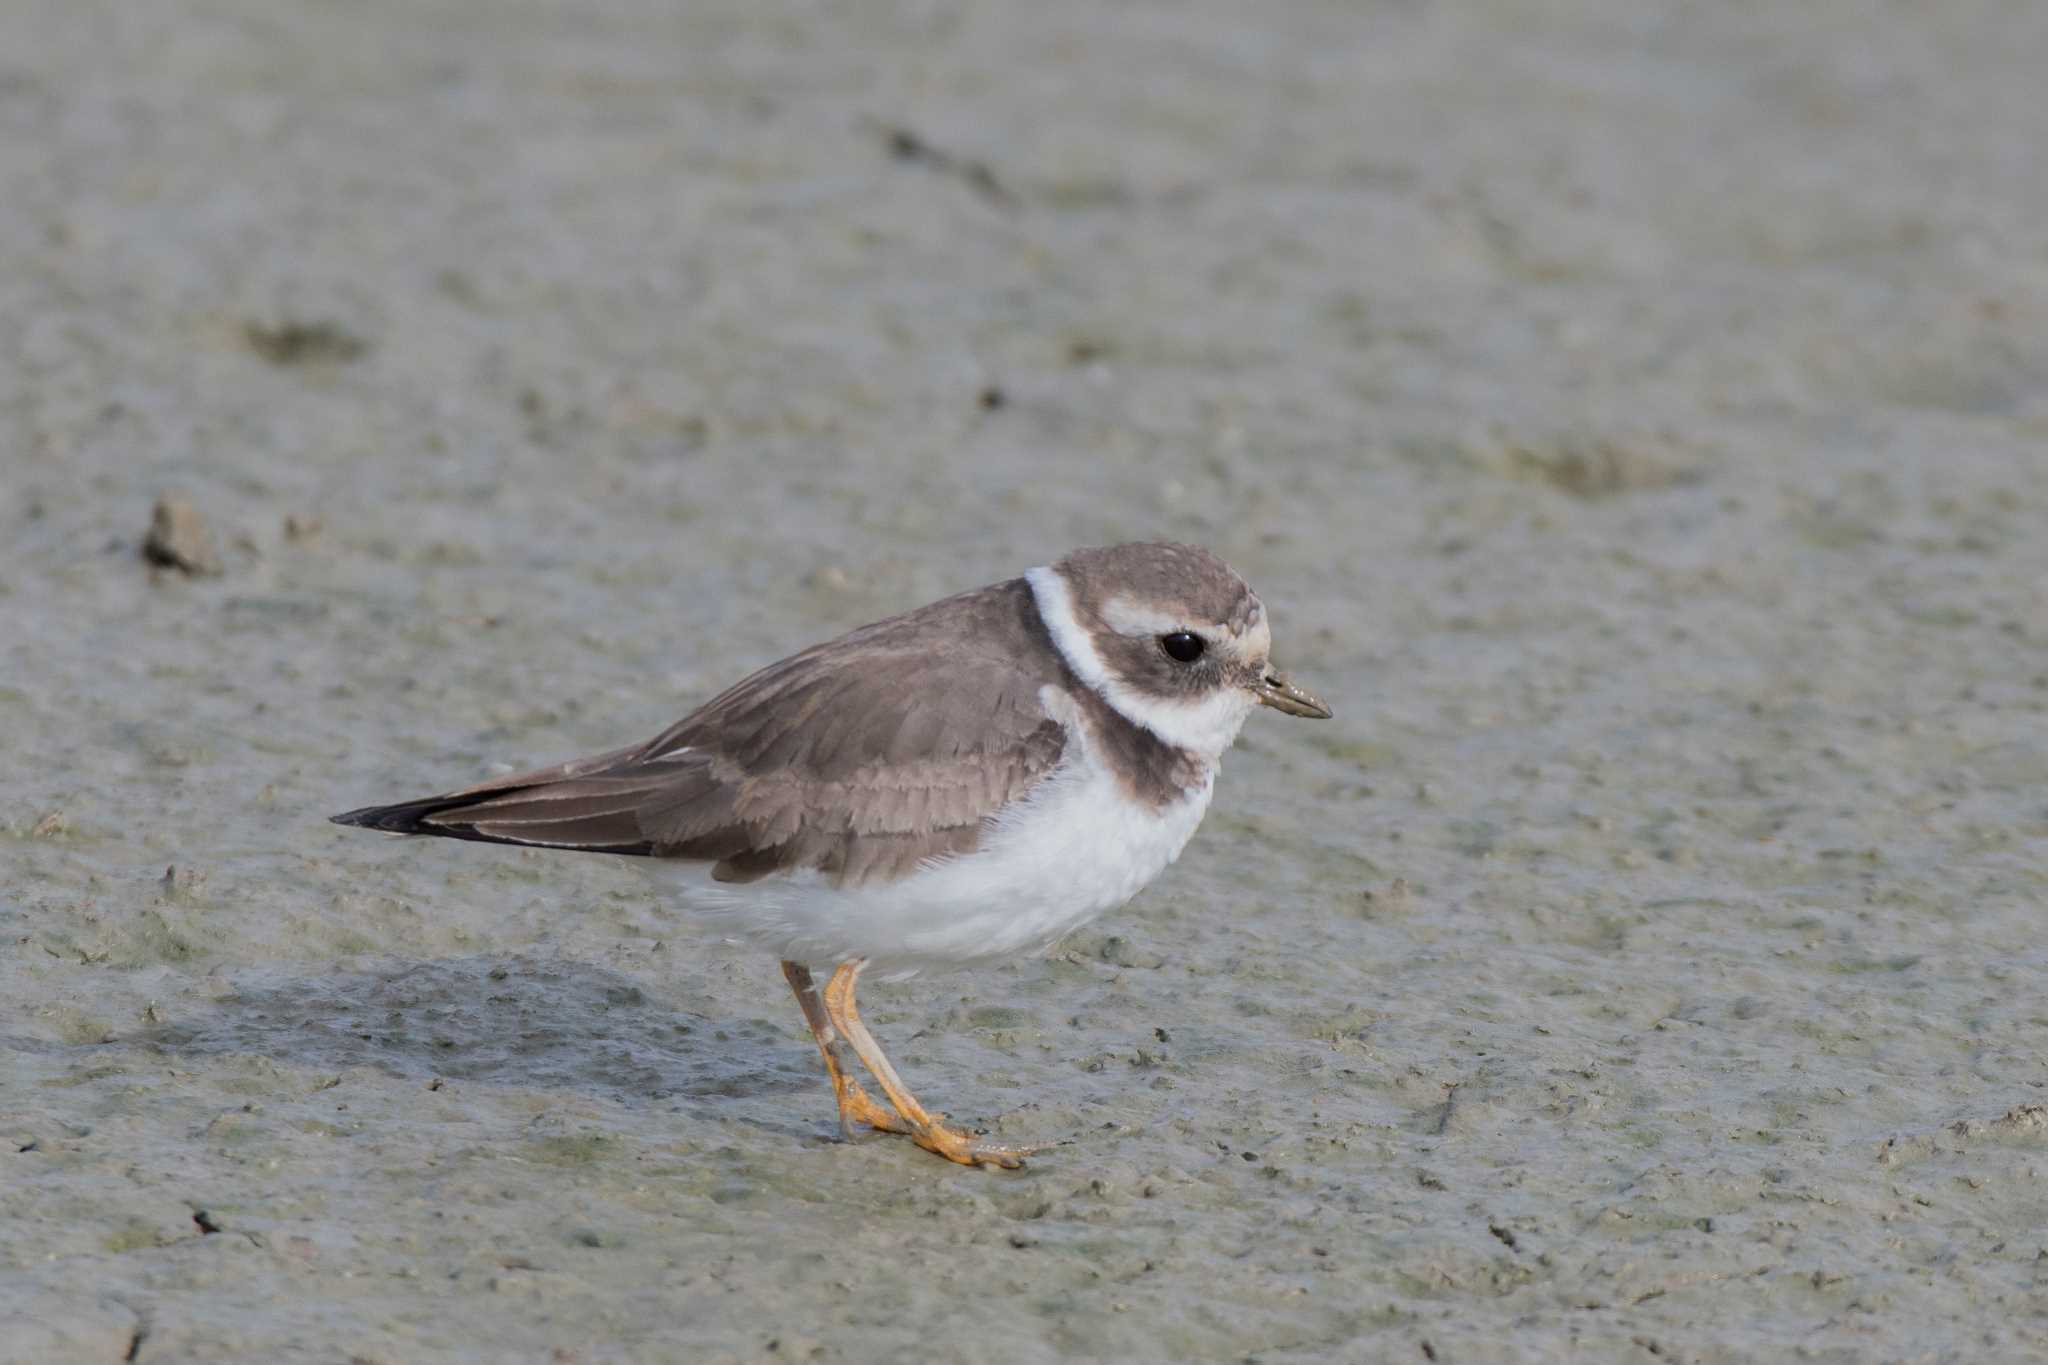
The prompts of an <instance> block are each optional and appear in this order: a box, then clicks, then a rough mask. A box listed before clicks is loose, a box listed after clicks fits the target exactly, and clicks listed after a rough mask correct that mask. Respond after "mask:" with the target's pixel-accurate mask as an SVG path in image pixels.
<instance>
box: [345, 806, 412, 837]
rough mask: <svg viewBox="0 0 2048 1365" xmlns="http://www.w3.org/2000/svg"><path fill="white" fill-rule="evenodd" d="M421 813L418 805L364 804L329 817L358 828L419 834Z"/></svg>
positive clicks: (388, 832) (391, 832)
mask: <svg viewBox="0 0 2048 1365" xmlns="http://www.w3.org/2000/svg"><path fill="white" fill-rule="evenodd" d="M420 814H421V812H420V809H419V807H418V806H417V805H410V806H364V807H363V808H362V809H361V810H351V811H343V812H342V813H341V814H340V815H330V816H328V817H327V818H328V819H329V820H331V821H333V822H334V823H335V824H337V825H354V826H356V827H357V828H358V829H380V830H383V831H384V832H386V833H387V834H417V833H419V829H420V822H419V817H420Z"/></svg>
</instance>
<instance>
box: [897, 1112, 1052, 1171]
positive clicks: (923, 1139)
mask: <svg viewBox="0 0 2048 1365" xmlns="http://www.w3.org/2000/svg"><path fill="white" fill-rule="evenodd" d="M944 1118H945V1115H943V1114H927V1115H926V1121H925V1122H923V1123H919V1124H915V1125H913V1126H912V1127H911V1128H910V1130H909V1131H910V1140H911V1141H912V1142H914V1143H916V1144H917V1145H918V1146H920V1147H922V1148H924V1149H925V1150H926V1151H927V1152H936V1153H938V1154H939V1155H940V1156H942V1157H944V1158H946V1160H948V1161H957V1162H959V1163H960V1164H961V1165H962V1166H1001V1167H1002V1168H1003V1169H1004V1170H1006V1171H1014V1170H1016V1169H1017V1168H1018V1167H1020V1166H1022V1165H1023V1164H1024V1158H1025V1157H1027V1156H1030V1155H1031V1154H1032V1153H1033V1152H1038V1151H1043V1150H1044V1149H1043V1148H1042V1147H1038V1146H1025V1145H1021V1144H1017V1143H1009V1142H997V1141H995V1140H994V1139H993V1138H985V1137H976V1136H975V1135H974V1134H972V1133H963V1132H961V1131H960V1130H959V1129H958V1128H952V1127H948V1126H947V1125H946V1124H945V1123H944V1122H943V1120H944Z"/></svg>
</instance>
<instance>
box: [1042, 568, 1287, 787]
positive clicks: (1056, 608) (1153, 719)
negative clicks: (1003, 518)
mask: <svg viewBox="0 0 2048 1365" xmlns="http://www.w3.org/2000/svg"><path fill="white" fill-rule="evenodd" d="M1024 581H1025V582H1026V583H1029V584H1030V585H1031V596H1032V600H1033V601H1035V602H1036V603H1037V604H1038V615H1039V618H1040V619H1041V620H1043V621H1044V622H1045V629H1046V632H1047V633H1048V634H1050V635H1051V636H1052V642H1053V646H1054V647H1055V648H1056V649H1058V650H1059V652H1060V657H1061V658H1063V659H1065V660H1066V661H1067V667H1069V668H1071V669H1073V670H1074V674H1075V676H1076V677H1078V678H1080V679H1081V681H1082V682H1084V683H1086V684H1088V686H1090V687H1092V688H1094V689H1095V691H1096V694H1097V695H1099V696H1100V697H1101V698H1102V699H1103V700H1104V701H1106V702H1108V703H1109V704H1110V706H1111V707H1112V708H1113V709H1114V710H1115V711H1116V713H1117V714H1118V715H1120V716H1122V717H1123V718H1124V719H1125V720H1128V721H1130V722H1131V723H1133V724H1135V725H1142V726H1144V727H1145V728H1146V729H1147V730H1150V731H1151V732H1152V733H1153V734H1155V735H1157V736H1159V738H1161V739H1163V740H1165V741H1166V742H1167V743H1168V744H1171V745H1173V746H1175V747H1176V748H1181V749H1192V750H1194V751H1195V752H1196V753H1198V754H1200V755H1202V756H1203V757H1204V758H1207V759H1209V760H1211V761H1212V762H1213V761H1214V760H1216V759H1217V758H1219V757H1221V756H1222V753H1223V751H1224V750H1225V749H1228V748H1229V747H1230V746H1231V743H1232V742H1233V741H1234V740H1236V738H1237V732H1238V731H1239V730H1240V729H1242V728H1243V727H1244V720H1245V717H1246V716H1248V715H1250V714H1251V712H1252V707H1253V706H1255V705H1256V704H1257V702H1256V700H1255V699H1254V698H1253V696H1252V694H1251V693H1250V692H1247V691H1244V690H1243V689H1241V688H1235V687H1226V688H1224V689H1222V690H1221V691H1218V692H1215V693H1212V694H1211V695H1209V696H1206V697H1203V698H1200V699H1199V700H1195V701H1171V700H1167V699H1165V698H1161V697H1148V696H1146V695H1145V694H1143V693H1142V692H1138V691H1136V690H1134V689H1132V688H1130V687H1126V686H1125V685H1124V683H1123V682H1122V681H1121V680H1120V679H1118V678H1117V677H1116V675H1115V674H1113V673H1111V672H1110V671H1109V665H1108V664H1107V663H1105V662H1104V661H1103V658H1102V654H1101V651H1099V650H1097V649H1096V648H1095V642H1094V641H1093V640H1091V639H1089V638H1088V632H1087V630H1086V629H1085V628H1084V627H1083V626H1082V625H1081V622H1080V620H1079V619H1078V618H1077V617H1076V616H1075V615H1074V595H1073V594H1072V593H1071V592H1069V591H1068V590H1067V581H1066V579H1064V578H1062V577H1061V576H1060V573H1059V570H1057V569H1055V568H1052V567H1051V566H1050V565H1042V566H1040V567H1039V568H1036V569H1033V570H1031V571H1030V572H1029V573H1026V574H1025V575H1024Z"/></svg>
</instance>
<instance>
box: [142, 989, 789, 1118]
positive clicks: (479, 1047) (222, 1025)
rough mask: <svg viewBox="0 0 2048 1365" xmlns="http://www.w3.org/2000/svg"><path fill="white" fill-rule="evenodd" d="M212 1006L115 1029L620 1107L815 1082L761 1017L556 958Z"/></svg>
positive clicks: (147, 1037)
mask: <svg viewBox="0 0 2048 1365" xmlns="http://www.w3.org/2000/svg"><path fill="white" fill-rule="evenodd" d="M216 1005H217V1008H215V1009H214V1010H213V1012H212V1013H210V1014H207V1015H204V1016H202V1017H199V1018H196V1019H190V1020H183V1021H179V1022H175V1023H170V1024H166V1025H163V1026H160V1027H158V1028H154V1029H151V1030H149V1031H148V1032H146V1033H143V1034H140V1035H137V1036H135V1037H133V1038H131V1039H129V1040H128V1041H131V1042H134V1043H139V1044H142V1045H144V1046H148V1047H151V1048H154V1049H158V1050H160V1051H161V1052H163V1053H166V1054H170V1055H173V1056H189V1057H210V1056H223V1055H227V1054H236V1053H239V1054H256V1055H260V1056H266V1057H269V1058H271V1059H272V1060H274V1061H277V1062H281V1063H285V1064H288V1065H292V1066H298V1067H305V1068H308V1069H311V1070H340V1069H345V1068H349V1067H370V1068H374V1069H376V1070H379V1071H382V1072H386V1073H388V1074H390V1075H394V1076H399V1077H405V1078H413V1079H438V1080H448V1081H462V1082H466V1083H469V1084H480V1085H505V1086H519V1087H523V1088H542V1089H559V1090H565V1091H572V1092H574V1093H576V1094H579V1095H583V1096H588V1097H594V1098H602V1099H606V1100H609V1101H612V1102H614V1103H619V1104H626V1105H650V1104H660V1103H662V1102H664V1101H672V1100H677V1099H686V1100H696V1101H707V1100H716V1099H721V1098H723V1099H736V1100H737V1099H747V1098H752V1097H756V1096H765V1095H779V1094H786V1093H789V1092H792V1091H798V1090H805V1089H815V1088H817V1087H818V1086H819V1085H820V1084H821V1079H822V1078H821V1076H820V1075H819V1073H818V1070H817V1067H816V1057H815V1055H814V1054H813V1053H812V1051H811V1049H809V1048H807V1047H800V1046H798V1045H797V1044H796V1043H794V1042H793V1041H792V1040H791V1038H790V1037H789V1036H788V1033H787V1031H786V1030H785V1029H783V1028H782V1027H780V1026H779V1025H777V1024H775V1023H773V1022H770V1021H768V1020H765V1019H748V1018H717V1019H714V1018H711V1017H708V1016H706V1015H702V1014H697V1013H693V1012H691V1011H687V1010H676V1009H673V1008H670V1007H668V1006H665V1005H663V1004H661V1003H660V1002H658V1001H656V1000H653V999H650V998H649V996H648V994H647V992H646V990H645V989H644V988H643V987H642V986H641V985H640V984H639V983H638V982H636V981H634V980H633V979H632V978H630V977H627V976H623V975H620V974H619V973H617V972H613V971H608V970H606V969H605V968H602V967H597V966H592V965H590V964H587V963H579V962H573V961H567V960H561V959H545V960H540V959H533V958H527V957H516V956H513V957H507V956H495V955H492V956H473V957H460V958H444V959H437V960H434V961H427V962H405V963H392V964H388V965H384V966H380V967H377V968H373V969H369V970H360V971H347V972H330V973H324V974H315V975H293V976H284V975H270V976H262V975H258V976H245V977H244V978H242V979H241V980H240V981H239V982H238V983H237V987H236V989H235V991H234V993H233V994H231V995H228V996H224V997H222V998H221V999H220V1000H219V1001H217V1002H216Z"/></svg>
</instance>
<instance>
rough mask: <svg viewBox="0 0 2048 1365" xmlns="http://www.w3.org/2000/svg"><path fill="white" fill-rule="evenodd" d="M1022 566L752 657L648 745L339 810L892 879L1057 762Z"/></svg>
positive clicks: (395, 827)
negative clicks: (763, 658)
mask: <svg viewBox="0 0 2048 1365" xmlns="http://www.w3.org/2000/svg"><path fill="white" fill-rule="evenodd" d="M1062 673H1063V669H1062V666H1061V665H1060V663H1059V656H1058V653H1057V651H1055V650H1054V649H1053V647H1052V643H1051V641H1050V640H1049V639H1047V638H1045V635H1044V629H1043V627H1042V626H1041V625H1040V624H1039V621H1038V616H1037V612H1036V609H1035V607H1034V605H1033V604H1032V602H1031V599H1030V590H1029V588H1028V587H1027V586H1026V585H1025V584H1024V583H1023V582H1022V581H1021V580H1018V581H1013V582H1010V583H1002V584H997V585H996V586H994V587H991V588H984V589H981V590H980V591H979V592H975V593H968V594H965V595H963V596H961V597H956V598H950V599H948V600H946V601H944V602H938V603H934V604H933V605H932V606H929V607H925V608H923V609H921V610H919V611H916V612H912V613H909V614H908V615H905V616H898V617H893V618H891V619H890V620H887V621H882V622H878V623H876V624H875V625H872V626H866V627H863V628H861V629H860V630H857V631H854V632H853V633H852V634H850V635H846V636H842V637H841V638H839V639H837V640H834V641H832V642H830V643H829V644H823V645H818V646H816V647H814V648H811V649H808V650H805V651H804V652H803V653H801V654H797V655H795V656H793V657H791V658H788V659H785V660H783V661H782V662H781V663H777V664H771V665H770V666H769V667H767V668H764V669H762V670H761V671H760V672H758V673H755V674H754V675H752V676H751V677H749V678H747V679H746V680H744V681H743V682H741V683H739V684H737V685H736V686H734V687H732V688H730V689H728V690H727V691H726V692H724V693H722V694H721V695H719V696H717V697H715V698H713V699H712V700H711V701H710V702H708V703H707V704H706V705H704V706H703V707H702V708H700V709H699V710H697V711H695V712H693V713H692V714H690V715H689V716H687V717H685V718H684V719H683V720H681V721H679V722H677V723H676V724H675V725H673V726H671V727H670V728H669V729H668V730H666V731H664V732H663V733H662V734H661V735H659V736H657V737H656V738H655V739H653V740H652V741H650V742H649V743H647V744H644V745H638V746H635V747H633V748H630V749H620V750H617V751H614V752H612V753H609V754H600V755H597V756H595V757H592V758H585V759H577V760H575V761H573V762H570V763H565V764H561V765H559V766H557V767H553V768H544V769H541V770H539V771H538V772H531V773H524V774H521V775H519V776H517V777H508V778H502V779H499V780H496V781H492V782H486V783H483V784H481V785H478V786H475V787H469V788H466V789H464V790H462V791H458V792H450V793H448V794H447V795H445V796H436V797H429V798H426V799H425V800H421V801H409V802H404V803H402V804H399V805H395V806H376V807H370V808H367V809H364V810H359V811H351V812H349V813H348V814H346V815H338V816H335V817H334V818H335V819H336V820H337V821H338V822H340V823H342V824H350V825H362V826H365V827H367V828H371V829H383V830H391V831H394V832H398V833H404V834H438V835H445V836H449V837H453V838H459V839H481V840H486V841H489V842H493V843H514V844H527V845H532V846H537V847H545V848H571V849H584V850H590V851H596V852H606V853H630V854H643V855H652V856H657V857H668V858H682V859H691V860H696V861H704V862H710V863H712V864H714V867H713V875H714V876H716V877H717V878H718V879H720V880H722V881H735V882H738V881H752V880H755V879H757V878H760V877H765V876H768V875H771V874H773V873H778V872H786V871H791V870H795V869H798V868H813V869H816V870H818V871H819V872H822V873H824V874H825V875H826V876H827V877H829V878H830V879H831V880H832V881H833V882H834V883H835V884H840V885H858V884H861V883H865V882H873V881H884V882H886V881H891V880H894V879H895V878H897V877H900V876H904V875H906V874H908V873H909V872H911V871H913V870H914V869H915V868H916V867H917V865H918V863H919V862H920V861H921V860H923V859H925V858H928V857H933V856H938V855H943V854H948V853H962V852H966V851H969V850H971V849H973V848H974V847H976V846H977V844H978V843H979V841H980V838H981V835H982V832H983V829H984V827H985V826H986V823H987V822H988V820H989V819H990V818H991V817H993V816H994V815H995V813H996V812H997V811H999V810H1000V809H1002V807H1003V806H1004V805H1005V804H1006V803H1007V802H1009V801H1011V800H1014V799H1015V798H1017V797H1018V796H1021V795H1022V794H1023V793H1024V792H1026V791H1028V790H1030V788H1031V787H1032V786H1033V785H1035V784H1036V783H1037V782H1039V781H1040V780H1041V779H1043V778H1044V777H1045V775H1046V774H1047V773H1049V772H1050V771H1052V769H1053V768H1054V766H1055V765H1057V763H1058V762H1059V758H1060V754H1061V753H1062V751H1063V750H1064V748H1065V745H1066V731H1065V728H1064V727H1063V726H1061V725H1060V724H1059V723H1058V722H1057V721H1055V720H1053V719H1051V718H1050V717H1048V716H1047V715H1046V714H1045V711H1044V710H1043V708H1042V707H1041V706H1040V705H1039V701H1038V692H1039V688H1040V687H1041V686H1043V685H1044V684H1045V683H1048V682H1060V681H1062Z"/></svg>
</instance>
